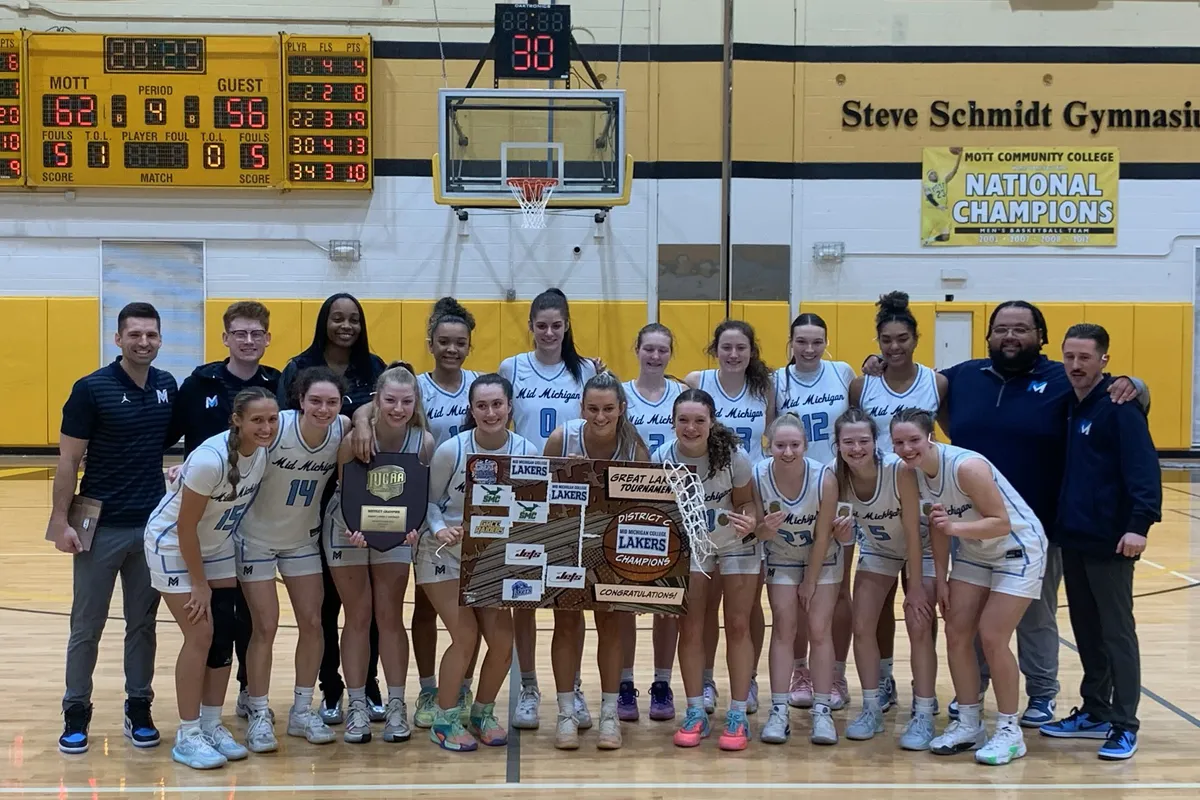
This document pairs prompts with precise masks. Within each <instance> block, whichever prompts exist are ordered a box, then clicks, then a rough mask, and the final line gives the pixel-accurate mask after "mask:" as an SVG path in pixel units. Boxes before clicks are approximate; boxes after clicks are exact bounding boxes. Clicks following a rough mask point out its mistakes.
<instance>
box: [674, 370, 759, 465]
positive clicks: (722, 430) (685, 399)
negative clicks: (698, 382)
mask: <svg viewBox="0 0 1200 800" xmlns="http://www.w3.org/2000/svg"><path fill="white" fill-rule="evenodd" d="M681 403H699V404H700V405H702V406H704V407H705V408H707V409H708V415H709V417H710V418H711V419H712V427H711V428H710V429H709V431H708V475H706V476H704V479H705V480H708V479H709V478H711V477H712V476H713V475H716V474H717V470H720V469H728V468H729V466H730V464H732V463H733V453H734V451H735V450H737V449H738V447H739V446H740V445H741V444H742V437H740V436H738V435H737V434H736V433H734V432H733V431H732V430H730V429H729V428H727V427H725V426H724V425H723V424H721V423H720V422H718V421H717V404H716V403H714V402H713V399H712V395H711V394H709V393H708V392H706V391H704V390H703V389H685V390H684V391H682V392H680V393H679V396H678V397H676V398H675V404H674V405H673V406H671V414H672V416H673V417H674V418H675V419H676V420H678V419H679V405H680V404H681Z"/></svg>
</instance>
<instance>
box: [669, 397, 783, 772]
mask: <svg viewBox="0 0 1200 800" xmlns="http://www.w3.org/2000/svg"><path fill="white" fill-rule="evenodd" d="M672 411H673V417H674V425H675V439H673V440H671V441H668V442H666V443H665V444H663V445H662V446H661V447H659V448H658V449H657V450H655V451H654V453H652V454H651V456H650V458H651V460H652V461H655V462H658V463H665V464H686V465H690V466H692V467H695V469H696V473H697V477H698V478H699V479H700V481H701V483H702V484H703V487H704V498H705V504H706V505H707V506H708V528H709V534H710V536H715V537H716V539H717V540H719V541H721V542H723V543H725V544H723V546H722V547H721V548H720V550H719V551H718V552H717V554H716V555H712V556H709V557H707V558H700V557H699V556H698V555H697V554H696V553H694V552H693V554H692V565H691V578H690V580H689V583H688V613H687V616H685V617H683V619H682V620H681V622H680V629H679V670H680V672H681V673H683V686H684V689H685V690H686V691H687V715H686V716H685V717H684V719H683V724H682V725H681V726H680V727H679V730H677V731H676V732H675V744H676V745H677V746H679V747H696V746H698V745H699V744H700V740H701V739H704V738H706V737H708V735H709V734H710V733H711V728H710V726H709V722H708V712H707V711H706V710H705V708H704V688H705V686H704V645H705V641H704V639H705V630H704V628H705V620H706V618H707V616H708V608H707V606H708V604H709V603H710V602H715V601H713V600H712V598H711V595H710V591H709V590H710V588H711V587H710V582H711V581H710V577H709V576H711V575H713V574H714V573H715V572H716V570H717V568H718V562H719V566H720V570H721V574H722V576H723V577H724V579H725V653H726V656H725V657H726V661H727V663H728V666H729V685H730V694H731V699H730V702H729V711H728V713H727V714H726V716H725V730H724V732H723V733H722V734H721V737H720V739H719V741H718V744H719V746H720V747H721V749H722V750H744V749H746V745H747V744H749V741H750V723H749V722H748V721H747V719H746V701H747V696H748V695H749V693H750V680H751V676H752V673H753V671H754V648H753V646H752V643H751V641H750V609H751V606H753V605H754V598H755V596H756V594H757V591H758V586H759V577H760V576H761V575H762V554H761V552H760V547H759V543H758V539H757V538H756V536H755V532H756V528H757V525H758V523H757V520H756V519H755V516H754V508H755V506H754V488H753V486H751V480H752V478H753V467H752V466H751V464H750V459H749V458H748V457H747V456H746V453H745V451H744V450H742V448H741V442H742V439H741V437H740V436H738V434H736V433H734V432H733V431H732V430H730V429H729V428H727V427H725V426H724V425H722V424H721V423H720V422H718V421H717V418H716V417H717V409H716V405H715V404H714V403H713V399H712V397H711V396H710V395H709V394H708V392H705V391H703V390H701V389H688V390H686V391H684V392H682V393H681V394H680V395H679V397H677V398H675V404H674V406H673V409H672Z"/></svg>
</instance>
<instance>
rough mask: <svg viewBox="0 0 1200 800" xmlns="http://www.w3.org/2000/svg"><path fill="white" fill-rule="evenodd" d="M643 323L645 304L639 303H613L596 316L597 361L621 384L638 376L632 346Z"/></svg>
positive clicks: (644, 322)
mask: <svg viewBox="0 0 1200 800" xmlns="http://www.w3.org/2000/svg"><path fill="white" fill-rule="evenodd" d="M646 321H647V315H646V304H645V303H642V302H639V301H613V302H609V303H605V304H604V308H603V312H602V315H601V317H600V334H599V335H600V352H599V355H600V358H601V359H603V360H604V363H605V364H606V365H607V366H608V368H609V369H610V370H611V371H612V372H613V373H615V374H616V375H617V376H618V377H619V378H620V379H621V380H622V381H631V380H633V379H634V378H636V377H637V375H638V360H637V354H636V353H635V352H634V348H633V346H634V343H635V341H636V339H637V333H638V331H640V330H641V329H642V327H643V326H645V324H646Z"/></svg>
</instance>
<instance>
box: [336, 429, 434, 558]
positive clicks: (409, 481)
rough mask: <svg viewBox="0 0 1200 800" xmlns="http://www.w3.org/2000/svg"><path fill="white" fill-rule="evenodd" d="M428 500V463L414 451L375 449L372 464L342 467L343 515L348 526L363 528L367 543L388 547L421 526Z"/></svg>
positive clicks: (352, 462) (358, 462) (396, 545)
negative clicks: (378, 450) (392, 451)
mask: <svg viewBox="0 0 1200 800" xmlns="http://www.w3.org/2000/svg"><path fill="white" fill-rule="evenodd" d="M428 503H429V467H427V466H425V465H424V464H422V463H421V461H420V459H419V458H418V457H417V456H416V454H415V453H376V454H375V456H374V457H373V458H372V459H371V462H370V463H369V464H364V463H363V462H361V461H359V460H358V459H355V460H353V461H351V462H350V463H348V464H345V465H343V467H342V515H343V516H344V517H345V519H346V529H347V530H350V531H361V532H362V534H363V536H364V537H365V538H366V540H367V544H369V545H370V546H371V547H373V548H375V549H376V550H380V551H388V550H391V549H393V548H395V547H400V546H401V545H403V544H404V538H405V537H406V536H407V535H408V532H409V531H411V530H415V529H420V527H421V525H422V523H424V522H425V512H426V510H427V509H428Z"/></svg>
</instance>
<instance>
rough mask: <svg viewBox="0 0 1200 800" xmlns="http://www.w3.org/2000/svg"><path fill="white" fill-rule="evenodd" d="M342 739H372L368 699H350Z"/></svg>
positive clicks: (363, 740)
mask: <svg viewBox="0 0 1200 800" xmlns="http://www.w3.org/2000/svg"><path fill="white" fill-rule="evenodd" d="M455 710H456V711H457V709H455ZM342 740H343V741H345V742H346V743H347V744H366V743H367V742H369V741H371V716H370V712H369V711H368V710H367V701H365V700H351V701H350V711H349V713H347V714H346V732H345V733H344V734H343V735H342Z"/></svg>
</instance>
